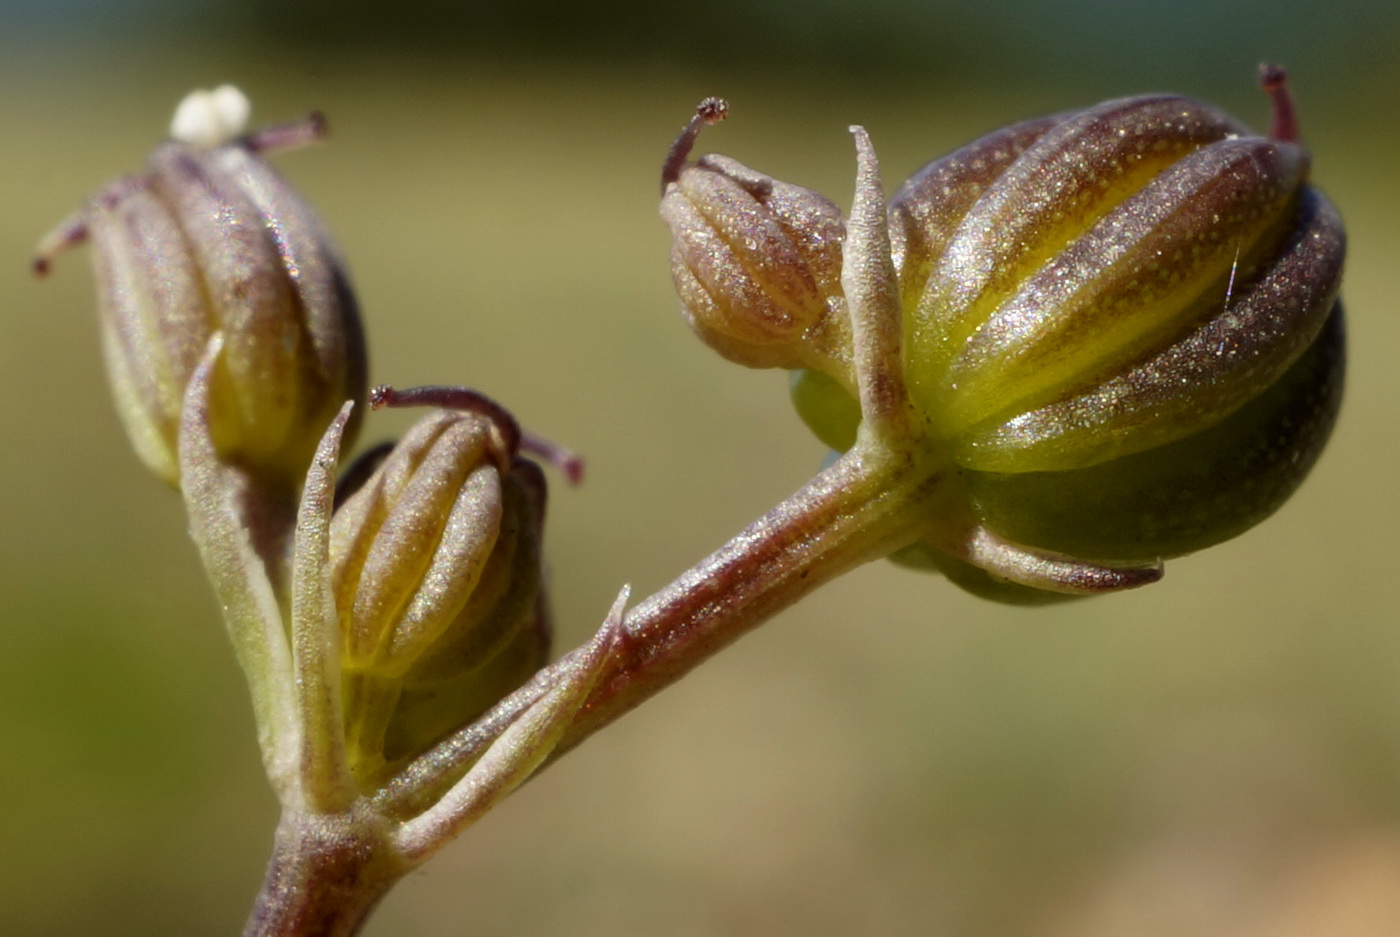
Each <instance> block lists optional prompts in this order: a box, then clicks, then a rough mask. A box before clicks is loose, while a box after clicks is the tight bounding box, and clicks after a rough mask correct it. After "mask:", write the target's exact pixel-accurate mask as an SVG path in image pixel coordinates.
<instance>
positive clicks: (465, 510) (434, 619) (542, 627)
mask: <svg viewBox="0 0 1400 937" xmlns="http://www.w3.org/2000/svg"><path fill="white" fill-rule="evenodd" d="M512 445H513V442H512V441H510V440H507V439H506V438H504V437H503V436H502V434H501V432H500V428H499V427H498V426H497V425H496V424H495V423H494V422H493V421H492V420H490V419H489V418H487V417H484V416H482V415H480V414H477V413H464V412H459V411H448V410H438V411H434V412H433V413H432V414H430V415H429V416H427V417H425V418H423V419H422V420H420V421H419V422H418V423H417V424H415V425H414V427H413V428H412V429H411V430H410V431H409V432H408V434H406V435H405V436H404V438H403V439H402V440H400V441H399V443H398V444H397V445H396V446H395V447H394V449H393V451H392V452H391V453H390V454H389V456H388V457H387V458H386V459H385V460H384V461H383V462H382V463H381V464H380V465H379V467H378V468H377V469H376V470H375V471H374V473H373V474H372V475H371V476H370V477H369V478H368V479H367V480H366V481H364V483H363V484H361V485H360V487H359V488H358V490H357V491H356V492H355V493H354V494H353V495H351V496H350V497H349V498H348V499H347V500H346V501H345V503H344V504H342V505H341V506H340V507H339V508H338V509H337V510H336V513H335V516H334V518H333V519H332V522H331V547H330V560H331V582H332V589H333V592H334V595H335V600H336V607H337V608H338V610H339V612H340V616H341V632H342V635H343V652H342V654H343V658H342V659H343V669H344V671H345V672H346V675H347V681H349V687H348V689H347V693H346V696H347V699H348V700H349V701H350V702H349V705H347V714H348V715H347V718H348V719H349V720H350V722H351V726H350V730H351V731H350V732H349V733H348V734H349V736H350V738H351V739H352V741H353V742H354V743H355V745H356V747H357V748H358V750H360V751H361V752H362V754H363V753H367V754H368V755H370V756H382V757H385V758H387V759H392V758H394V757H398V756H399V755H405V754H411V753H414V752H417V751H421V750H422V748H423V747H424V746H425V745H426V744H428V743H429V742H431V741H432V740H433V739H434V738H436V737H437V736H438V735H440V734H441V733H443V732H445V731H447V730H449V729H451V728H453V727H456V726H459V725H462V724H465V723H467V722H469V721H470V720H471V718H472V717H474V716H475V715H477V714H479V712H480V711H481V710H482V709H484V708H485V707H486V706H488V705H490V704H491V703H493V702H495V700H497V699H499V698H500V696H501V695H503V694H504V693H505V692H506V691H508V690H509V689H511V688H512V687H513V686H514V685H516V684H518V683H519V682H520V681H522V680H523V679H524V678H525V677H526V676H528V674H529V673H530V672H532V671H533V670H534V669H535V668H537V667H538V666H539V665H540V664H541V663H543V659H544V656H545V654H546V653H547V651H548V646H549V623H548V617H547V615H546V614H545V606H544V600H543V596H542V590H541V575H540V568H541V566H540V539H541V536H542V527H543V518H544V497H545V495H544V491H545V489H544V479H543V476H542V475H541V474H540V471H539V469H538V468H537V467H536V466H535V465H534V464H533V463H531V462H528V461H526V460H524V459H520V458H518V457H515V456H514V455H513V454H512V452H511V448H512Z"/></svg>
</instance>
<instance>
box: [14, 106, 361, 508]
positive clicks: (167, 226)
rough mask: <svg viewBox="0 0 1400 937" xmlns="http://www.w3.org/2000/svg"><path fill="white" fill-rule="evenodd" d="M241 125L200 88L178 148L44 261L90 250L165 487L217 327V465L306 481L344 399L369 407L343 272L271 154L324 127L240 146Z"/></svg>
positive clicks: (128, 410) (152, 460) (54, 237)
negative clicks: (183, 414)
mask: <svg viewBox="0 0 1400 937" xmlns="http://www.w3.org/2000/svg"><path fill="white" fill-rule="evenodd" d="M246 117H247V101H246V99H245V98H243V97H242V95H241V94H239V93H238V92H237V91H236V90H235V89H232V88H229V87H224V88H220V89H218V90H217V91H214V92H195V93H194V94H193V95H191V96H190V97H189V98H187V99H186V100H185V101H184V102H182V104H181V106H180V109H179V110H178V111H177V113H176V117H175V119H174V121H173V122H172V132H173V133H174V134H175V135H176V137H177V139H175V140H172V141H170V142H167V143H163V144H161V145H160V146H159V147H157V148H156V150H155V152H154V153H153V154H152V155H151V158H150V163H149V165H148V167H147V169H146V171H145V172H144V173H141V174H139V175H135V176H130V177H127V178H124V179H122V180H119V181H118V182H116V183H113V184H112V185H110V186H109V187H108V188H107V189H105V190H104V191H103V192H101V193H99V194H98V195H97V196H95V197H94V198H93V199H92V200H91V201H90V202H89V203H88V204H87V205H86V206H85V207H84V208H83V209H82V210H80V211H79V212H78V214H77V215H76V216H74V218H73V219H71V220H70V221H68V222H66V223H65V224H64V225H62V226H60V228H59V229H57V230H56V231H55V232H54V233H53V234H51V235H50V236H49V237H48V238H47V239H45V241H44V242H43V243H42V244H41V245H40V248H39V253H38V256H37V259H36V261H35V269H36V270H37V271H39V272H44V271H45V270H47V268H48V264H49V261H50V259H51V257H52V256H53V255H54V254H55V253H56V252H57V251H58V250H60V249H62V248H63V247H65V246H68V245H71V244H74V243H78V242H80V241H83V240H91V241H92V243H93V248H94V251H93V264H94V269H95V273H96V278H97V282H98V290H99V297H98V298H99V316H100V320H101V323H102V334H103V348H104V354H105V357H106V361H107V369H108V375H109V378H110V380H111V383H112V388H113V393H114V396H115V397H116V399H117V405H118V410H119V412H120V414H121V416H122V419H123V422H124V423H125V425H126V428H127V433H128V435H129V436H130V438H131V440H132V443H133V445H134V446H135V448H136V450H137V453H138V455H140V457H141V458H142V460H143V461H144V462H146V464H147V465H148V466H150V468H151V469H152V470H153V471H155V472H156V473H157V474H158V475H160V476H161V477H162V478H164V479H166V480H167V481H169V482H171V483H176V482H177V481H178V469H177V463H178V460H177V459H176V456H175V438H176V427H177V426H178V423H179V413H180V406H181V401H182V399H183V395H184V389H185V384H186V383H187V381H188V379H189V376H190V374H191V372H192V370H193V369H194V367H195V365H196V364H197V362H198V360H199V357H200V355H201V354H202V352H203V349H204V347H205V345H206V344H207V342H208V339H209V337H210V336H211V335H212V334H213V333H214V332H215V331H223V332H224V333H225V342H224V351H223V355H222V357H221V359H220V361H219V363H218V367H217V368H216V372H215V375H214V382H213V386H212V387H211V398H212V400H211V410H210V421H211V425H210V430H211V433H212V435H213V437H214V440H215V443H216V446H217V449H218V452H219V455H220V458H222V459H225V460H227V461H230V462H234V463H237V464H239V465H241V466H243V467H245V468H247V469H249V470H250V471H253V472H255V473H257V474H259V475H260V476H263V477H268V478H273V479H278V480H296V479H299V478H300V477H301V476H302V475H304V474H305V471H306V466H307V464H308V462H309V461H310V458H311V454H312V452H313V451H314V450H315V448H316V444H317V442H318V441H319V438H320V434H321V431H322V430H323V429H324V428H325V426H326V424H327V423H329V422H330V420H331V418H332V417H333V416H334V415H335V413H336V411H337V410H338V409H339V408H340V406H341V404H342V403H344V402H345V401H346V400H349V399H354V400H362V399H363V397H364V390H365V374H366V360H365V348H364V338H363V335H362V332H361V327H360V321H359V313H358V310H357V307H356V303H355V299H354V296H353V294H352V292H351V289H350V284H349V280H348V278H347V276H346V273H345V268H344V263H343V262H342V260H341V258H340V255H339V253H338V251H337V250H336V248H335V246H334V245H333V244H332V243H331V240H330V237H329V235H328V234H327V233H326V231H325V228H324V226H323V225H322V223H321V221H320V219H319V218H318V217H317V216H316V215H315V213H314V212H313V211H312V210H311V208H310V207H309V206H307V205H306V203H305V202H304V201H302V199H301V198H300V196H298V195H297V194H296V192H294V191H293V190H292V189H291V187H290V186H289V185H288V184H287V183H286V182H285V181H284V180H283V179H282V178H281V177H280V176H279V175H278V174H277V173H276V172H275V171H274V170H273V169H272V168H271V166H269V165H268V164H267V163H266V162H265V161H264V160H263V158H262V156H261V153H262V152H263V151H265V150H267V149H270V148H275V147H280V146H286V145H290V144H295V143H299V142H304V141H306V140H308V139H312V138H315V137H316V136H319V135H320V133H321V132H322V129H323V127H322V124H321V122H320V119H319V118H316V117H313V118H311V119H309V120H308V121H305V122H302V123H300V124H296V125H291V126H289V127H282V128H271V129H269V130H267V131H262V132H260V133H256V134H253V135H251V136H247V137H236V134H238V133H239V132H241V129H242V124H243V122H244V121H245V120H246ZM358 412H359V411H358V409H357V410H356V413H358ZM356 422H358V420H357V421H356ZM353 433H354V427H353V426H352V427H351V431H350V437H351V438H353ZM347 441H348V440H347Z"/></svg>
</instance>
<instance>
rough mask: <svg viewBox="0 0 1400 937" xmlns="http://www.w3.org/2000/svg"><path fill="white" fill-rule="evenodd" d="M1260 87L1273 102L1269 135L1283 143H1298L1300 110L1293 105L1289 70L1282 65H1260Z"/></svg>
mask: <svg viewBox="0 0 1400 937" xmlns="http://www.w3.org/2000/svg"><path fill="white" fill-rule="evenodd" d="M1259 87H1260V88H1263V89H1264V92H1265V93H1266V94H1267V95H1268V96H1269V101H1270V102H1271V103H1272V104H1273V117H1272V119H1271V120H1270V122H1269V136H1270V137H1271V138H1273V139H1275V140H1278V141H1280V142H1283V143H1297V142H1298V112H1297V110H1296V109H1295V108H1294V106H1293V93H1292V92H1291V91H1290V90H1289V89H1288V72H1287V71H1286V70H1284V68H1283V66H1282V65H1269V64H1267V63H1265V64H1263V65H1260V66H1259Z"/></svg>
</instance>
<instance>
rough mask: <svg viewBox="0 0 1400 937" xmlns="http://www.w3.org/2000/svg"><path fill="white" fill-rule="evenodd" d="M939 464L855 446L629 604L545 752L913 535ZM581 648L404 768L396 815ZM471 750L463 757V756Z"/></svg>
mask: <svg viewBox="0 0 1400 937" xmlns="http://www.w3.org/2000/svg"><path fill="white" fill-rule="evenodd" d="M941 478H942V474H941V473H940V472H937V471H931V470H930V468H929V466H928V465H927V464H921V463H918V462H915V461H913V460H911V459H909V458H908V457H907V456H904V455H901V456H898V457H891V456H884V455H883V454H882V453H878V452H877V453H875V454H874V455H872V454H871V453H870V452H869V451H867V450H866V449H865V447H863V446H860V445H858V446H856V447H855V448H854V449H852V450H851V451H850V452H848V453H847V454H846V455H844V456H843V457H842V458H841V459H839V460H838V461H837V462H836V463H834V464H833V465H832V466H830V467H829V468H828V469H826V470H825V471H824V472H822V473H821V474H820V475H818V476H817V477H816V478H814V479H813V480H812V481H811V482H809V483H808V484H807V485H806V486H804V487H803V488H802V489H801V490H800V491H798V492H797V493H796V494H794V495H793V496H791V497H790V498H788V499H787V500H786V501H784V502H783V503H782V504H779V505H778V506H777V507H775V508H773V510H771V511H769V512H768V513H767V514H766V515H764V516H763V517H761V518H759V519H758V520H757V521H755V522H754V523H752V524H750V525H749V526H748V527H747V528H745V529H744V530H743V531H742V532H741V533H739V534H738V535H737V536H736V537H734V538H733V539H732V540H730V541H729V542H728V543H727V544H725V545H724V546H723V547H721V548H720V549H719V550H717V551H715V552H714V553H712V554H711V555H710V556H708V557H706V558H705V559H704V560H702V561H700V562H699V563H697V564H696V565H695V566H693V567H691V568H690V569H689V570H687V571H686V572H685V573H683V574H681V576H680V577H679V578H677V579H676V580H675V581H674V582H673V583H671V584H670V585H669V586H667V587H666V588H664V589H662V590H661V591H660V592H657V593H656V594H655V595H652V596H651V597H649V598H647V599H645V600H643V601H642V602H641V603H640V604H638V605H637V606H636V607H634V608H633V609H632V610H631V611H630V612H628V614H627V617H626V620H625V624H624V632H625V633H624V637H623V638H622V639H621V642H620V644H621V646H620V649H619V651H618V652H617V653H615V654H614V655H613V656H612V657H611V658H610V659H609V660H608V661H607V662H606V663H605V664H604V665H603V672H602V673H601V674H600V676H599V677H598V682H597V685H596V688H595V689H594V691H593V692H592V694H591V695H590V696H589V699H588V701H587V702H586V703H585V704H584V706H583V708H582V710H581V711H580V714H579V716H578V718H577V719H576V720H575V722H574V723H573V724H572V725H571V726H570V727H569V728H568V730H567V731H566V732H565V735H564V737H563V739H562V740H561V741H560V743H559V745H558V746H557V747H556V748H555V750H554V752H553V753H552V754H551V756H550V759H549V761H548V762H546V764H549V763H551V762H552V761H553V760H554V759H556V758H558V757H559V756H560V755H562V754H563V753H564V752H566V751H568V750H569V749H571V748H573V747H574V746H575V745H577V744H579V743H580V742H582V741H583V740H584V739H585V738H587V737H588V736H590V735H592V734H593V733H594V732H596V731H598V730H599V729H601V728H603V727H604V726H605V725H607V724H608V723H610V722H612V721H613V720H614V719H616V718H618V717H619V716H621V715H622V714H623V713H625V712H627V711H628V710H630V709H632V708H633V707H635V706H637V705H638V704H640V703H641V702H642V701H644V700H646V699H647V698H649V697H651V696H652V695H654V694H656V693H657V692H659V691H660V690H662V689H664V688H665V687H666V686H669V685H670V684H671V683H674V682H675V681H676V680H679V679H680V678H681V677H682V676H684V675H685V674H687V673H689V672H690V671H691V670H692V669H694V668H695V667H696V666H698V665H699V664H700V663H701V662H703V661H704V660H706V659H708V658H709V657H710V656H711V655H713V654H715V653H716V652H717V651H719V650H720V649H721V648H723V647H725V646H726V645H728V644H730V643H731V642H732V641H734V640H735V639H737V638H738V637H740V636H741V635H743V634H745V633H746V632H748V631H749V630H751V629H752V628H754V627H756V626H757V625H759V624H761V623H762V622H764V621H766V620H767V619H768V618H770V617H772V616H773V615H775V614H777V613H778V612H780V611H782V610H783V609H785V608H787V607H788V606H790V605H792V604H793V603H795V602H797V601H798V600H799V599H801V598H802V597H803V596H805V595H807V593H809V592H811V591H812V590H814V589H816V588H817V587H818V586H820V585H822V584H823V583H825V582H829V581H830V580H832V579H834V578H835V577H836V576H838V575H840V574H841V573H844V572H846V571H848V570H850V569H852V568H854V567H856V566H859V565H861V564H863V563H866V562H869V561H871V560H874V559H879V558H881V557H883V556H886V555H888V554H889V553H890V552H892V551H894V550H896V549H899V548H900V547H902V546H906V545H908V544H909V543H911V542H913V541H914V540H915V539H916V538H917V537H918V536H919V534H920V532H921V531H922V527H923V525H924V523H925V518H927V517H928V516H930V515H929V514H928V512H927V510H926V507H927V505H928V503H929V502H930V501H931V500H933V499H934V498H936V497H938V496H939V495H940V494H941V493H942V489H943V488H944V487H945V486H944V485H942V484H940V480H941ZM579 654H580V650H574V651H571V652H570V653H569V654H567V655H565V656H564V657H563V658H562V659H561V660H559V661H558V662H556V663H555V664H552V665H550V666H549V667H546V668H544V669H543V670H541V671H540V672H539V673H537V674H536V675H535V676H534V678H532V679H531V681H530V682H529V683H527V684H526V685H525V686H523V687H521V688H520V689H519V690H517V691H516V692H515V693H513V694H512V695H511V696H509V697H507V698H506V699H505V700H503V701H502V702H501V703H499V704H498V705H497V706H496V707H495V708H494V709H492V710H491V712H489V713H487V714H486V715H485V716H484V717H482V718H481V719H480V720H478V721H477V722H476V723H475V724H474V725H472V726H470V727H469V728H467V729H464V730H462V731H461V732H459V733H457V734H456V735H455V736H454V737H452V738H451V739H449V740H448V741H447V742H445V743H443V744H442V745H440V746H439V747H438V748H437V749H435V750H434V751H433V752H431V753H430V754H429V755H427V756H425V757H424V758H422V759H420V760H419V762H418V763H416V764H414V765H413V766H411V767H409V768H408V769H406V770H404V771H403V772H402V773H401V774H400V775H399V776H398V778H397V779H396V780H394V781H392V782H390V784H389V785H388V786H387V787H386V789H385V790H384V791H383V793H382V794H381V798H380V801H379V803H380V806H381V808H384V809H386V810H387V811H388V812H390V813H392V814H395V815H408V814H412V813H416V812H418V811H420V810H422V809H425V808H426V807H427V806H428V804H429V803H430V802H431V801H432V800H433V799H435V798H436V797H437V796H440V795H441V793H442V792H443V788H442V785H443V784H444V783H450V781H451V780H452V778H453V777H459V776H460V775H461V771H460V770H452V769H450V768H448V765H461V764H463V762H464V761H466V760H469V758H470V757H471V756H472V755H474V754H476V753H479V752H480V751H482V750H484V749H485V747H486V746H487V745H488V744H490V742H491V741H492V740H493V739H495V738H496V737H497V736H499V735H500V734H501V733H502V732H503V731H504V730H505V729H506V727H508V726H509V725H510V724H511V723H512V722H513V721H514V720H515V719H516V718H518V717H519V716H520V714H521V713H522V712H524V711H525V710H526V709H527V708H528V707H529V706H530V705H531V704H533V703H534V702H535V701H536V700H538V699H540V698H541V697H542V696H543V695H544V694H545V693H547V692H549V691H550V690H551V689H552V688H553V687H554V686H555V685H556V684H558V683H559V682H560V681H561V680H562V679H563V678H564V676H565V675H567V674H568V673H569V672H570V669H571V666H572V664H573V662H574V659H575V657H577V656H578V655H579ZM464 756H465V757H464Z"/></svg>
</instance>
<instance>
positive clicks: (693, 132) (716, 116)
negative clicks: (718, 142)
mask: <svg viewBox="0 0 1400 937" xmlns="http://www.w3.org/2000/svg"><path fill="white" fill-rule="evenodd" d="M728 116H729V102H728V101H725V100H724V99H723V98H706V99H705V100H703V101H701V102H700V104H699V105H698V106H697V107H696V108H695V116H694V117H692V118H690V122H689V123H687V124H686V125H685V128H684V129H683V130H681V135H680V136H678V137H676V142H675V143H672V144H671V149H670V151H669V152H668V153H667V154H666V161H665V162H664V163H662V164H661V194H662V195H665V194H666V186H668V185H670V184H671V183H672V182H675V181H676V180H677V179H679V178H680V175H681V167H682V166H684V165H685V158H686V157H687V156H689V155H690V150H691V147H693V146H695V138H696V137H698V136H700V131H701V130H703V129H704V128H705V127H708V126H709V125H710V124H717V123H719V122H720V121H722V120H724V119H725V118H726V117H728Z"/></svg>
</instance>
